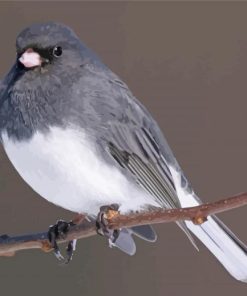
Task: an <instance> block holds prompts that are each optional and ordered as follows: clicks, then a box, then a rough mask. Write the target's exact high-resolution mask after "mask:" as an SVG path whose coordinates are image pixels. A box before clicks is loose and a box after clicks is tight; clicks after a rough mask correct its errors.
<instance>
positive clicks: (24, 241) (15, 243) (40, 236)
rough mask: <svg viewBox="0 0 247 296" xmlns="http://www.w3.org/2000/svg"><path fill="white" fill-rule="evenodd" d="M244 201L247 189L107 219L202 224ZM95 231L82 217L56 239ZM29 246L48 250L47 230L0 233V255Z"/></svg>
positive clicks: (116, 224) (126, 223)
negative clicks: (205, 200)
mask: <svg viewBox="0 0 247 296" xmlns="http://www.w3.org/2000/svg"><path fill="white" fill-rule="evenodd" d="M244 205H247V193H241V194H238V195H236V196H233V197H229V198H226V199H222V200H219V201H216V202H212V203H206V204H203V205H200V206H196V207H191V208H181V209H171V210H165V209H157V210H153V211H149V212H141V213H131V214H129V215H120V214H119V215H116V216H114V217H113V218H111V219H109V220H108V222H109V228H111V229H117V228H121V227H131V226H137V225H145V224H157V223H166V222H175V221H180V220H190V221H193V222H194V223H195V224H202V223H203V222H205V221H206V220H207V216H209V215H212V214H217V213H220V212H224V211H228V210H231V209H234V208H238V207H241V206H244ZM95 234H96V230H95V221H93V220H92V221H87V220H84V221H83V222H82V223H81V224H79V225H76V226H73V227H71V228H70V230H69V232H68V234H67V235H66V237H65V238H64V239H61V240H59V241H58V243H63V242H66V241H69V240H71V239H81V238H85V237H89V236H92V235H95ZM28 249H42V250H43V251H50V250H51V249H52V248H51V245H50V243H49V241H48V239H47V232H42V233H35V234H27V235H21V236H13V237H9V236H7V235H2V236H0V256H13V255H14V254H15V252H17V251H20V250H28Z"/></svg>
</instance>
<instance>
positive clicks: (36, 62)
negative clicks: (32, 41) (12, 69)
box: [19, 48, 42, 68]
mask: <svg viewBox="0 0 247 296" xmlns="http://www.w3.org/2000/svg"><path fill="white" fill-rule="evenodd" d="M19 61H20V62H21V63H22V64H23V65H24V66H25V67H26V68H33V67H37V66H41V64H42V59H41V56H40V55H39V54H38V53H37V52H35V51H34V50H33V49H32V48H28V49H27V50H26V51H25V52H24V53H23V54H22V55H21V57H20V58H19Z"/></svg>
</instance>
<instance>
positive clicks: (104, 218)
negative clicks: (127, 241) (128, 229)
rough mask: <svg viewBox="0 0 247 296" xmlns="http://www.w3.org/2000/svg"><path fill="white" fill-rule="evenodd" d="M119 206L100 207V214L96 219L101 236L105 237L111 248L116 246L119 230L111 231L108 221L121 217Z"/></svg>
mask: <svg viewBox="0 0 247 296" xmlns="http://www.w3.org/2000/svg"><path fill="white" fill-rule="evenodd" d="M118 209H119V205H117V204H111V205H109V206H102V207H100V211H99V214H98V216H97V219H96V230H97V233H98V234H99V235H102V236H105V237H107V238H108V240H109V245H110V247H111V246H113V245H114V243H115V242H116V240H117V238H118V236H119V230H118V229H114V230H112V229H109V228H108V220H109V219H111V218H113V217H115V216H117V215H119V211H118Z"/></svg>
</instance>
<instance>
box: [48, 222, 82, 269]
mask: <svg viewBox="0 0 247 296" xmlns="http://www.w3.org/2000/svg"><path fill="white" fill-rule="evenodd" d="M73 225H75V224H74V223H73V222H66V221H64V220H58V221H57V223H56V224H54V225H51V226H50V228H49V230H48V234H47V236H48V239H49V241H50V243H51V246H52V248H53V249H54V254H55V256H56V258H57V259H58V260H59V261H62V262H63V263H65V264H67V263H69V262H70V261H71V259H72V256H73V252H74V250H75V242H76V240H71V241H69V243H68V246H67V248H66V258H64V257H63V255H62V254H61V252H60V249H59V247H58V244H57V240H58V239H65V236H66V234H67V233H68V231H69V228H70V227H71V226H73Z"/></svg>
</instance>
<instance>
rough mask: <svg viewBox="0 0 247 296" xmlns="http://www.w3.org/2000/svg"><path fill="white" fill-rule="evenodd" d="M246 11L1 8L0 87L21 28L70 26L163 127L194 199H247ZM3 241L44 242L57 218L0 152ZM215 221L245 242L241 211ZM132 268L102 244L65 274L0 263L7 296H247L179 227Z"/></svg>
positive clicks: (35, 256)
mask: <svg viewBox="0 0 247 296" xmlns="http://www.w3.org/2000/svg"><path fill="white" fill-rule="evenodd" d="M246 16H247V3H220V2H218V3H203V2H202V3H193V2H191V3H190V2H188V3H184V2H176V3H165V2H163V3H162V2H157V3H151V2H145V3H144V2H138V3H130V2H115V3H114V2H102V1H100V2H90V3H89V2H83V3H79V2H77V3H76V2H57V1H56V2H46V3H41V2H36V3H31V2H21V1H18V2H1V3H0V38H1V47H0V49H1V51H0V57H1V59H0V60H1V64H0V77H3V76H4V74H5V73H7V71H8V69H9V68H10V66H11V65H12V64H13V62H14V59H15V37H16V35H17V34H18V32H20V30H22V29H23V28H24V27H25V26H27V25H29V24H31V23H33V22H37V21H46V20H54V21H59V22H62V23H65V24H67V25H69V26H71V27H72V28H73V29H74V30H75V31H76V32H77V34H78V35H79V36H80V38H81V39H82V40H83V41H84V42H85V43H86V44H87V45H88V46H89V47H91V48H92V49H93V50H94V51H96V52H97V53H98V55H99V56H100V57H101V58H102V59H103V61H104V62H105V63H106V64H107V65H108V66H109V67H110V68H111V69H112V70H113V71H114V72H116V73H117V74H118V75H119V76H120V77H121V78H122V79H123V80H124V81H125V82H126V83H127V84H128V85H129V87H130V89H131V90H132V91H133V93H134V94H135V95H136V96H137V97H138V98H139V99H140V100H141V101H142V102H143V103H144V104H145V105H146V106H147V107H148V109H149V110H150V111H151V113H152V114H153V116H154V117H155V118H156V120H157V121H158V122H159V124H160V126H161V128H162V130H163V131H164V133H165V135H166V137H167V139H168V142H169V143H170V146H171V147H172V149H173V151H174V153H175V155H176V157H177V159H178V161H179V163H180V164H181V166H182V168H183V170H184V171H185V173H186V175H187V177H188V179H189V180H190V181H191V183H192V185H193V187H194V189H195V191H196V192H197V193H198V194H199V196H201V198H202V199H203V200H204V201H213V200H216V199H219V198H221V197H225V196H231V195H233V194H235V193H238V192H241V191H245V190H246V189H247V182H246V175H247V172H246V168H247V157H246V154H247V133H246V126H247V110H246V109H247V98H246V94H247V17H246ZM0 168H1V169H0V233H1V234H4V233H8V234H21V233H26V232H35V231H41V230H46V229H47V228H48V226H49V225H50V224H52V223H54V222H55V221H56V220H57V219H58V218H64V219H70V218H72V217H73V213H70V212H67V211H64V210H62V209H60V208H58V207H56V206H54V205H52V204H49V203H48V202H46V201H45V200H44V199H42V198H40V197H39V196H38V195H37V194H36V193H35V192H33V191H32V189H31V188H30V187H29V186H28V185H27V184H25V183H24V182H23V181H22V179H21V178H20V177H19V176H18V174H17V173H16V171H15V170H14V169H13V167H12V166H11V164H10V163H9V161H8V159H7V158H6V156H5V154H4V152H3V150H2V149H1V151H0ZM220 217H221V218H222V219H223V220H224V221H225V222H226V223H227V225H229V226H230V227H231V228H232V229H233V230H234V232H236V233H237V234H238V235H239V236H240V237H241V238H242V239H243V241H245V242H247V231H246V224H247V217H246V208H244V207H243V208H240V209H236V210H233V211H230V212H227V213H224V214H221V215H220ZM155 228H156V230H157V232H158V236H159V239H158V241H157V243H156V244H147V243H145V242H142V241H140V240H137V249H138V252H137V254H136V255H135V256H133V257H128V256H127V255H125V254H122V253H121V252H119V251H118V250H115V249H114V250H111V249H109V248H108V247H107V243H106V241H105V240H104V239H103V238H101V237H93V238H90V239H84V240H81V241H80V242H79V243H78V249H77V252H76V254H75V255H74V258H73V261H72V262H71V264H70V265H69V266H66V267H61V266H59V265H58V262H57V261H56V259H55V257H54V256H53V254H51V253H49V254H45V253H42V252H40V251H25V252H20V253H18V254H17V255H16V256H15V257H13V258H0V291H1V292H0V293H1V294H3V295H5V296H8V295H37V296H41V295H75V296H77V295H102V296H105V295H109V294H110V295H113V294H114V295H119V296H122V295H125V296H126V295H142V296H146V295H182V293H183V295H198V294H200V295H202V296H203V295H210V294H212V295H215V294H218V295H233V293H235V295H239V296H241V295H246V289H247V286H246V285H245V284H243V283H240V282H237V281H235V280H234V279H232V278H231V277H230V276H229V275H228V273H227V272H226V271H225V270H224V269H223V268H222V267H221V265H220V264H218V262H217V261H216V260H215V258H214V257H213V256H212V255H211V254H210V253H209V252H208V251H207V250H206V249H205V248H204V247H203V246H202V245H201V244H200V243H198V245H199V248H200V252H197V251H196V250H195V249H193V247H192V246H191V244H190V243H189V241H188V240H187V239H186V237H185V236H184V234H183V233H182V232H181V231H180V230H179V229H178V227H177V226H176V225H175V224H164V225H159V226H156V227H155Z"/></svg>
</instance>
